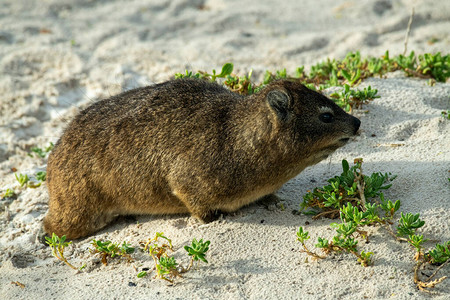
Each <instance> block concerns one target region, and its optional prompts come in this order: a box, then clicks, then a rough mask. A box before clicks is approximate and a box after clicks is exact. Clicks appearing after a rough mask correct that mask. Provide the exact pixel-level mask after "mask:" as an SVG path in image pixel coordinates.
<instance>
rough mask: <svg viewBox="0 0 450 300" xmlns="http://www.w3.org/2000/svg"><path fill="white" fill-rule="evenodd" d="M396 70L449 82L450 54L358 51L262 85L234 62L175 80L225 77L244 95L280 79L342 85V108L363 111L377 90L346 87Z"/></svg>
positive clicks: (270, 75)
mask: <svg viewBox="0 0 450 300" xmlns="http://www.w3.org/2000/svg"><path fill="white" fill-rule="evenodd" d="M396 70H403V71H404V72H405V73H406V74H407V75H408V76H415V77H419V78H426V79H429V80H431V81H430V82H431V83H433V82H435V81H436V80H437V81H440V82H445V81H446V80H447V78H449V77H450V55H445V56H442V55H441V54H440V53H437V54H429V53H426V54H424V55H419V57H418V58H417V57H416V55H415V54H414V52H411V53H410V55H408V56H404V55H398V56H396V57H390V56H389V51H386V52H385V54H384V55H383V56H381V57H362V56H361V54H360V53H359V52H358V51H356V52H349V53H347V55H346V56H345V58H344V59H343V60H336V59H329V58H328V59H327V60H325V61H322V62H319V63H317V64H315V65H313V66H311V69H310V71H309V73H308V72H306V71H305V67H304V66H300V67H297V68H296V69H295V73H294V74H293V75H290V74H289V73H288V72H287V70H286V68H283V69H280V70H276V71H275V72H271V71H265V73H264V78H263V81H262V82H261V83H254V82H252V81H251V75H252V71H250V72H249V74H248V75H245V76H238V75H234V74H232V72H233V64H232V63H226V64H224V65H223V67H222V71H221V72H220V73H219V74H216V71H215V70H213V71H212V74H210V73H207V72H205V71H197V72H196V73H193V72H191V71H188V70H186V71H185V74H182V73H176V74H175V78H186V77H189V78H197V79H204V80H210V81H216V79H217V78H225V81H224V84H225V85H226V86H228V87H229V88H230V90H232V91H234V92H236V93H240V94H244V95H250V94H253V93H256V92H258V91H259V90H261V89H262V88H263V87H264V86H265V85H267V84H269V83H271V82H272V81H274V80H279V79H287V80H293V81H298V82H301V83H302V84H304V85H305V86H307V87H308V88H310V89H313V90H323V89H326V88H329V87H332V86H339V87H343V88H344V90H343V91H342V92H340V93H335V96H334V98H335V101H336V102H337V104H338V105H340V106H341V107H343V108H345V109H346V110H347V111H350V110H351V109H352V108H354V107H357V108H361V106H362V104H365V103H367V101H369V100H372V99H374V98H378V96H376V94H377V91H376V90H375V89H372V88H371V87H368V88H366V89H364V90H362V91H356V90H351V89H349V88H347V87H346V86H348V87H350V86H355V85H358V84H359V83H360V82H362V81H363V80H364V79H366V78H369V77H373V76H380V77H382V76H383V75H385V74H386V73H388V72H393V71H396ZM346 89H347V92H346Z"/></svg>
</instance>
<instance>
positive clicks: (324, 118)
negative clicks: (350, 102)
mask: <svg viewBox="0 0 450 300" xmlns="http://www.w3.org/2000/svg"><path fill="white" fill-rule="evenodd" d="M319 120H320V121H322V122H324V123H331V122H333V121H334V116H333V115H332V114H331V113H323V114H320V115H319Z"/></svg>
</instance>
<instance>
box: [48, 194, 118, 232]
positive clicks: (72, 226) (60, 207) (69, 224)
mask: <svg viewBox="0 0 450 300" xmlns="http://www.w3.org/2000/svg"><path fill="white" fill-rule="evenodd" d="M114 218H115V215H112V214H110V213H105V212H102V211H98V210H95V209H92V208H88V207H80V206H78V207H76V206H75V207H73V206H71V205H67V203H64V202H63V203H62V204H61V202H59V201H52V200H51V201H50V206H49V212H48V213H47V215H46V216H45V218H44V230H45V232H46V233H47V234H49V235H52V233H55V234H56V235H58V236H63V235H65V236H66V238H67V239H77V238H81V237H84V236H87V235H89V234H91V233H94V232H96V231H98V230H99V229H101V228H103V227H105V226H106V225H108V224H109V223H110V222H111V221H112V220H113V219H114Z"/></svg>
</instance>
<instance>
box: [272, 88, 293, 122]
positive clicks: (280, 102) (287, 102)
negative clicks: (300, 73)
mask: <svg viewBox="0 0 450 300" xmlns="http://www.w3.org/2000/svg"><path fill="white" fill-rule="evenodd" d="M266 99H267V102H268V103H269V105H270V107H271V108H272V109H273V110H274V111H275V113H276V114H277V116H278V117H279V118H280V119H281V120H282V121H288V120H289V119H290V117H291V115H292V112H291V99H290V97H289V95H288V94H286V92H284V91H281V90H273V91H270V92H269V93H268V94H267V96H266Z"/></svg>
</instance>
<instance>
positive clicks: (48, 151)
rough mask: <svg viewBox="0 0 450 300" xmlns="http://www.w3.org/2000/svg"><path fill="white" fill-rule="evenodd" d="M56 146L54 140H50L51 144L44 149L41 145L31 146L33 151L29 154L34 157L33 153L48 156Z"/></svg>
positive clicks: (42, 156)
mask: <svg viewBox="0 0 450 300" xmlns="http://www.w3.org/2000/svg"><path fill="white" fill-rule="evenodd" d="M54 147H55V145H54V144H53V143H52V142H50V144H49V145H48V146H47V147H45V148H44V150H42V149H41V148H39V147H31V149H30V151H31V152H30V153H29V154H28V155H29V156H31V157H33V155H32V153H34V154H35V156H36V157H41V158H44V157H45V156H47V154H48V153H50V151H52V150H53V148H54Z"/></svg>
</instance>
